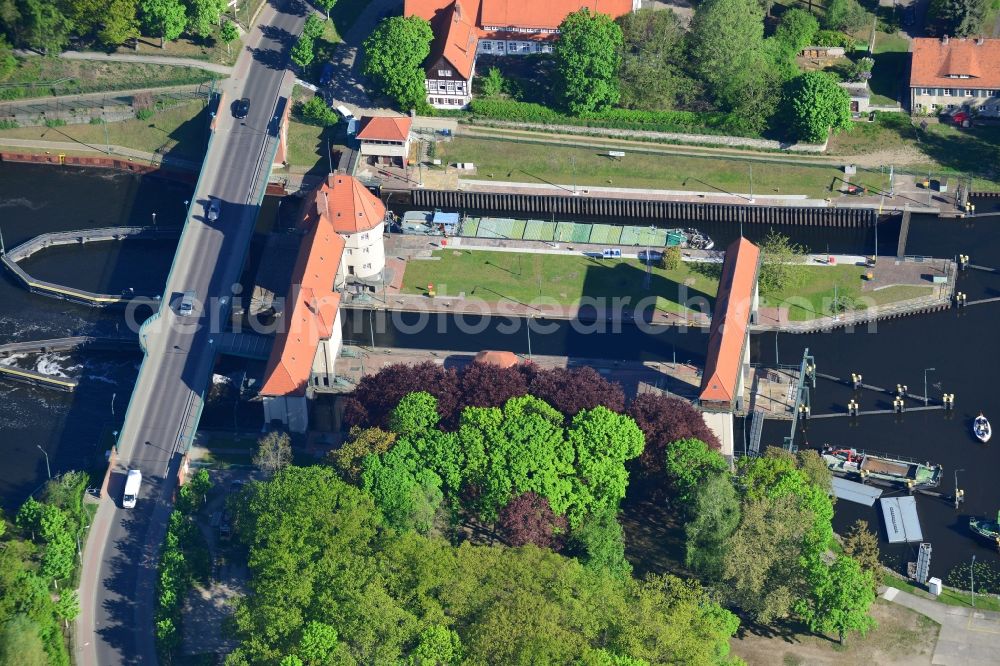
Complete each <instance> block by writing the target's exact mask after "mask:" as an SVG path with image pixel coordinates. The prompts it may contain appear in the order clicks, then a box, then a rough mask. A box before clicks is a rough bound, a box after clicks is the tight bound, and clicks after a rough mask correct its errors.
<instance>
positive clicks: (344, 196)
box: [260, 174, 385, 396]
mask: <svg viewBox="0 0 1000 666" xmlns="http://www.w3.org/2000/svg"><path fill="white" fill-rule="evenodd" d="M384 216H385V208H384V207H383V206H382V202H380V201H379V200H378V199H377V198H376V197H375V195H373V194H372V193H371V192H369V191H368V190H367V189H365V187H364V186H363V185H361V183H359V182H358V181H357V180H355V179H354V178H351V177H350V176H345V175H343V174H332V175H331V176H330V177H329V178H328V179H327V182H326V183H324V184H323V185H321V186H320V187H318V188H317V189H316V190H314V191H313V192H311V193H310V195H309V198H308V199H306V203H305V206H304V213H303V219H302V224H303V226H304V227H305V228H306V229H307V233H306V235H305V237H304V238H303V239H302V245H301V246H300V248H299V256H298V259H296V261H295V269H294V270H293V271H292V284H291V287H290V288H289V291H288V296H287V298H286V299H285V307H284V315H283V316H284V322H283V326H282V328H281V332H280V333H278V335H277V337H276V338H275V341H274V348H273V349H272V350H271V357H270V359H268V362H267V371H266V373H265V375H264V377H265V379H264V385H263V387H262V388H261V390H260V393H261V395H265V396H284V395H304V394H305V391H306V387H307V386H308V385H309V376H310V375H311V374H312V363H313V358H314V357H315V356H316V349H317V347H318V346H319V343H320V341H321V340H323V339H326V338H329V337H331V336H332V335H333V333H334V326H335V325H336V319H337V311H338V309H339V307H340V294H339V293H337V292H336V291H334V284H335V282H336V280H337V273H338V271H339V270H340V261H341V259H342V257H343V254H344V246H345V245H346V241H344V239H343V237H341V236H340V234H341V233H355V231H354V230H357V231H364V230H366V229H370V228H373V227H374V226H375V225H377V224H381V222H382V219H383V217H384ZM372 220H374V222H372ZM369 224H371V226H368V225H369ZM349 227H350V228H351V229H352V230H350V231H345V230H347V229H348V228H349Z"/></svg>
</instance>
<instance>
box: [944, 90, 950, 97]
mask: <svg viewBox="0 0 1000 666" xmlns="http://www.w3.org/2000/svg"><path fill="white" fill-rule="evenodd" d="M944 96H945V97H951V88H945V89H944Z"/></svg>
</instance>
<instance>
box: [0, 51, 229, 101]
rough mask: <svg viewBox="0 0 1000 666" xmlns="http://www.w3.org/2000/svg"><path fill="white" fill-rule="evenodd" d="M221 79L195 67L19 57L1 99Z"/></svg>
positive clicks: (4, 82) (3, 89)
mask: <svg viewBox="0 0 1000 666" xmlns="http://www.w3.org/2000/svg"><path fill="white" fill-rule="evenodd" d="M218 77H219V75H218V74H215V73H213V72H206V71H204V70H201V69H196V68H194V67H174V66H172V65H150V64H145V63H138V62H136V63H132V62H94V61H88V60H64V59H62V58H43V57H41V56H31V57H28V58H19V59H18V65H17V69H15V70H14V71H13V72H12V73H11V74H10V76H8V77H7V78H5V79H3V80H0V84H3V87H2V88H0V99H23V98H31V97H49V96H52V95H75V94H79V93H88V92H104V91H114V90H129V89H135V88H159V87H164V86H175V85H186V84H192V83H203V82H205V81H211V80H212V79H214V78H218ZM12 84H24V85H12ZM31 84H34V85H31Z"/></svg>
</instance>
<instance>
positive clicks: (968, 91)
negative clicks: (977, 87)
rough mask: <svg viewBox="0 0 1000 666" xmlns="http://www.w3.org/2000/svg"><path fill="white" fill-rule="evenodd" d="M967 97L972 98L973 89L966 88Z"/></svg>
mask: <svg viewBox="0 0 1000 666" xmlns="http://www.w3.org/2000/svg"><path fill="white" fill-rule="evenodd" d="M965 96H966V97H972V89H971V88H966V89H965Z"/></svg>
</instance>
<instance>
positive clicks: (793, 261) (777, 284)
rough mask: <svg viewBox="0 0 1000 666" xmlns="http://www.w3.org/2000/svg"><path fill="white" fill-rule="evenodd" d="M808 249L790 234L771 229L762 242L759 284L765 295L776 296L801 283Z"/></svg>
mask: <svg viewBox="0 0 1000 666" xmlns="http://www.w3.org/2000/svg"><path fill="white" fill-rule="evenodd" d="M807 252H808V251H807V249H806V248H805V247H804V246H802V245H798V244H796V243H793V242H792V241H791V239H789V238H788V236H785V235H784V234H782V233H780V232H778V231H775V230H774V229H769V230H768V232H767V235H766V236H765V237H764V240H763V242H761V244H760V253H761V265H760V272H759V274H758V277H757V284H758V286H759V288H760V292H761V294H762V295H763V296H776V295H777V294H779V293H781V292H784V291H787V290H788V289H790V288H792V287H794V286H796V285H798V284H800V283H801V281H802V278H803V266H804V264H803V263H802V262H803V260H804V259H805V257H806V254H807Z"/></svg>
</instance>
